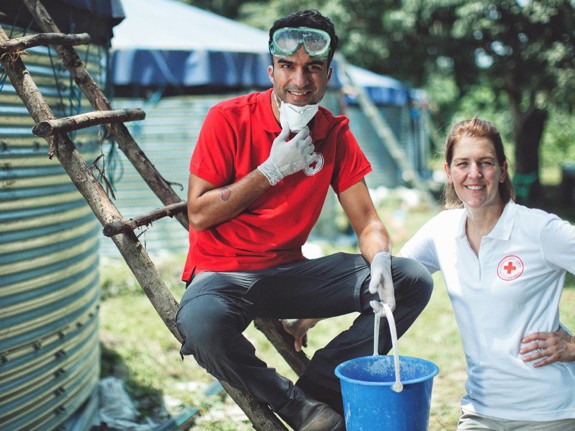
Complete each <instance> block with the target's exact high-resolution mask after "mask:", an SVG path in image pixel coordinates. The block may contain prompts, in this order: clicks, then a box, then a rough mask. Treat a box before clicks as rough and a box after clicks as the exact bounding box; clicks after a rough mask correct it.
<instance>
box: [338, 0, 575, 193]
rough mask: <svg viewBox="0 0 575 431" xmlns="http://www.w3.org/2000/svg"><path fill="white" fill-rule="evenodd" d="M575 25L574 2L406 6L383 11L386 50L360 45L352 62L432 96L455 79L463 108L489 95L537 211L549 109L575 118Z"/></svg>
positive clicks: (406, 1)
mask: <svg viewBox="0 0 575 431" xmlns="http://www.w3.org/2000/svg"><path fill="white" fill-rule="evenodd" d="M342 2H343V3H345V0H342ZM349 3H353V2H352V1H350V2H349ZM574 21H575V8H574V2H573V1H572V0H516V1H512V0H507V1H505V0H504V1H489V2H486V1H469V0H467V1H462V0H403V1H401V2H395V6H394V7H390V8H387V9H386V10H382V13H381V22H382V25H381V26H380V27H379V29H381V31H382V34H381V37H380V41H381V43H382V45H383V46H384V48H379V47H377V45H376V44H375V43H374V42H372V43H363V44H358V46H362V47H363V48H362V51H363V52H362V53H361V54H359V53H357V54H354V53H353V52H348V53H347V56H348V58H349V59H350V61H352V62H356V63H357V62H358V61H360V60H361V58H360V56H361V57H363V59H365V58H366V56H367V57H368V58H371V59H372V60H371V64H367V67H369V68H370V69H372V70H376V71H379V72H382V73H389V74H392V75H394V76H399V77H401V79H403V80H407V81H410V82H411V83H412V84H413V85H415V86H422V87H424V88H429V87H430V85H431V84H432V83H433V82H437V77H438V76H441V77H445V76H448V77H451V79H452V80H453V82H455V83H456V86H457V88H458V92H459V94H458V98H459V101H465V100H466V98H467V96H468V95H470V94H473V93H476V92H477V89H478V88H486V89H489V90H490V92H491V93H492V94H493V95H494V97H492V98H491V100H492V102H493V104H494V108H495V111H498V112H505V111H507V112H508V113H509V118H510V122H511V124H510V131H511V136H512V139H513V141H514V143H515V146H514V148H515V153H514V159H515V178H516V185H517V186H518V192H519V193H520V194H521V195H523V201H524V202H525V203H534V197H535V196H536V195H537V190H538V188H539V186H540V184H539V179H538V178H539V146H540V143H541V138H542V136H543V133H544V129H545V125H546V121H547V118H548V115H549V109H550V107H558V108H560V109H562V110H568V111H570V110H571V109H572V107H573V104H574V102H575V100H574V95H575V91H574V90H575V80H574V79H573V78H574V77H575V76H574V73H575V68H574V66H575V45H574V42H575V41H574V36H575V33H574V31H575V26H574V24H575V22H574ZM359 32H361V31H359ZM370 32H371V29H366V31H365V32H364V34H366V35H369V34H370ZM370 37H373V33H371V36H370ZM368 51H370V52H368ZM378 52H379V53H380V54H382V55H377V54H378ZM364 64H366V62H365V61H364ZM431 91H433V90H432V89H431ZM449 103H450V104H451V106H453V107H454V108H455V110H459V109H460V107H461V105H460V103H453V101H450V102H449ZM492 108H493V107H492ZM489 111H492V109H490V110H489ZM449 114H453V111H452V112H449ZM478 114H479V115H482V112H478ZM448 119H450V117H449V116H447V117H446V118H444V120H448Z"/></svg>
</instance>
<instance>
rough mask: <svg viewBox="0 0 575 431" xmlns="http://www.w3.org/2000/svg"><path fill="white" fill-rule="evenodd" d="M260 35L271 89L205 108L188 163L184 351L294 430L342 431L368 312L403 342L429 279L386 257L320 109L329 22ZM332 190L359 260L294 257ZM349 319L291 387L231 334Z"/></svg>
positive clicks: (343, 124) (359, 172) (285, 23)
mask: <svg viewBox="0 0 575 431" xmlns="http://www.w3.org/2000/svg"><path fill="white" fill-rule="evenodd" d="M269 34H270V41H269V48H270V54H271V60H272V64H271V65H270V66H269V67H268V73H269V77H270V80H271V83H272V86H273V88H271V89H269V90H267V91H264V92H260V93H253V94H249V95H246V96H242V97H238V98H235V99H231V100H228V101H224V102H221V103H219V104H217V105H215V106H214V107H213V108H212V109H211V110H210V111H209V113H208V115H207V117H206V119H205V122H204V125H203V127H202V130H201V133H200V136H199V139H198V142H197V145H196V147H195V149H194V153H193V155H192V159H191V163H190V181H189V189H188V216H189V221H190V229H189V237H190V248H189V252H188V259H187V262H186V265H185V269H184V274H183V280H184V281H186V282H187V283H189V286H188V288H187V290H186V292H185V293H184V295H183V297H182V300H181V304H180V309H179V311H178V316H177V324H178V329H179V331H180V333H181V334H182V336H183V338H184V342H183V345H182V348H181V353H182V354H183V355H190V354H191V355H193V356H194V357H195V358H196V360H197V361H198V363H199V364H200V365H201V366H202V367H204V368H205V369H206V370H207V371H208V372H209V373H211V374H212V375H214V376H215V377H217V378H218V379H220V380H222V381H226V382H228V383H229V384H230V385H232V386H234V387H236V388H239V389H241V390H244V391H246V392H248V393H250V394H252V395H253V396H254V397H255V398H256V399H258V400H260V401H263V402H265V403H267V404H268V405H269V406H270V408H271V409H272V410H273V411H274V412H276V413H278V414H279V415H280V417H281V418H283V419H284V421H285V422H287V423H288V424H289V425H290V426H291V427H292V428H293V429H296V430H305V431H325V430H340V429H341V430H343V429H345V425H344V422H343V419H342V417H341V413H342V400H341V392H340V387H339V381H338V380H337V378H336V376H335V375H334V369H335V367H336V366H337V365H338V364H339V363H341V362H344V361H346V360H348V359H352V358H355V357H358V356H365V355H370V354H372V353H373V352H372V349H373V329H372V326H373V310H372V308H371V306H370V301H371V300H379V301H384V302H386V303H388V304H389V305H390V306H391V307H392V308H394V307H395V312H394V316H395V320H396V324H397V332H398V335H401V334H403V333H404V332H405V331H406V330H407V329H408V328H409V326H410V325H411V324H412V323H413V321H414V320H415V319H416V318H417V316H418V315H419V313H420V312H421V311H422V310H423V308H424V307H425V305H426V304H427V302H428V300H429V297H430V295H431V289H432V280H431V277H430V276H429V273H428V272H427V271H426V270H425V269H424V268H423V267H422V266H421V265H419V264H418V263H416V262H415V261H412V260H409V259H403V258H399V257H393V258H392V256H391V242H390V238H389V234H388V232H387V230H386V228H385V226H384V225H383V224H382V222H381V221H380V219H379V217H378V215H377V212H376V210H375V207H374V205H373V202H372V200H371V198H370V195H369V191H368V189H367V186H366V184H365V181H364V177H365V175H367V174H368V173H369V172H371V166H370V164H369V162H368V160H367V159H366V157H365V155H364V154H363V152H362V151H361V149H360V148H359V145H358V143H357V141H356V139H355V138H354V136H353V135H352V133H351V131H350V129H349V120H348V119H347V118H346V117H344V116H338V117H335V116H334V115H333V114H332V113H331V112H329V111H328V110H327V109H325V108H323V107H321V106H319V105H318V104H319V102H320V101H321V100H322V98H323V96H324V93H325V91H326V87H327V84H328V82H329V80H330V78H331V75H332V68H331V67H330V64H331V60H332V58H333V55H334V52H335V49H336V48H337V45H338V37H337V35H336V34H335V30H334V27H333V24H332V22H331V21H330V20H329V19H328V18H327V17H324V16H323V15H321V14H320V13H319V12H317V11H314V10H308V11H300V12H296V13H293V14H291V15H288V16H286V17H284V18H281V19H279V20H277V21H276V22H275V23H274V25H273V26H272V28H271V29H270V32H269ZM329 187H331V188H332V189H333V190H334V191H335V193H336V194H337V196H338V199H339V201H340V203H341V205H342V207H343V209H344V211H345V213H346V215H347V217H348V218H349V221H350V223H351V226H352V227H353V229H354V231H355V233H356V234H357V237H358V241H359V251H360V254H345V253H336V254H334V255H331V256H326V257H322V258H318V259H306V258H305V257H304V256H303V254H302V246H303V245H304V243H305V242H306V240H307V238H308V236H309V233H310V231H311V230H312V228H313V226H314V224H315V223H316V222H317V220H318V218H319V216H320V212H321V209H322V207H323V204H324V201H325V198H326V195H327V193H328V190H329ZM396 302H397V305H396ZM352 312H357V313H359V317H358V318H357V319H356V320H355V322H354V323H353V325H352V326H351V327H350V328H349V330H347V331H345V332H344V333H342V334H340V335H339V336H337V337H336V338H335V339H334V340H332V341H331V342H330V343H329V344H328V345H327V346H326V347H325V348H323V349H320V350H318V351H317V352H316V353H315V355H314V356H313V358H312V359H311V361H310V364H309V366H308V367H307V368H306V370H305V372H304V374H303V375H302V376H301V378H300V379H299V380H298V382H297V383H296V384H295V385H294V384H293V383H292V382H291V381H289V380H288V379H286V378H285V377H283V376H280V375H279V374H278V373H277V372H276V371H275V370H274V369H272V368H268V367H267V366H266V364H265V363H264V362H263V361H261V360H260V359H258V358H257V356H256V355H255V349H254V347H253V346H252V344H251V343H250V342H249V341H248V340H247V339H246V338H245V337H244V336H243V335H242V332H243V331H244V330H245V329H246V328H247V326H248V325H249V324H250V323H251V321H252V320H253V318H254V317H255V316H260V317H271V318H278V319H291V318H306V317H315V318H325V317H333V316H339V315H343V314H347V313H352ZM379 337H380V341H379V346H381V352H380V353H382V354H383V353H386V352H387V351H389V349H390V348H391V340H390V337H389V329H388V328H387V327H386V325H382V328H381V333H380V335H379Z"/></svg>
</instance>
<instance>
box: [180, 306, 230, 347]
mask: <svg viewBox="0 0 575 431" xmlns="http://www.w3.org/2000/svg"><path fill="white" fill-rule="evenodd" d="M217 315H218V313H217V312H216V310H215V309H214V307H213V306H212V305H211V304H209V303H206V301H205V300H202V299H200V298H196V299H195V300H191V301H188V302H187V303H186V304H184V305H183V306H181V307H180V309H179V310H178V314H177V316H176V326H177V327H178V331H180V334H181V335H182V337H183V342H182V350H181V352H182V354H184V355H190V354H194V353H195V352H198V351H202V352H204V354H207V353H209V352H210V351H212V350H213V351H214V354H217V350H218V341H219V340H221V334H222V331H223V329H222V328H221V322H222V320H221V319H220V318H219V317H217Z"/></svg>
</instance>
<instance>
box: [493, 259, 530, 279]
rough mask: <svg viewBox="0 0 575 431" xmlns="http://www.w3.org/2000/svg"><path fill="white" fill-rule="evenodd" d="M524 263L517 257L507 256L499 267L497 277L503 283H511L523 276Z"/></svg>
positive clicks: (500, 262)
mask: <svg viewBox="0 0 575 431" xmlns="http://www.w3.org/2000/svg"><path fill="white" fill-rule="evenodd" d="M524 268H525V267H524V265H523V261H522V260H521V259H520V258H519V257H517V256H513V255H510V256H505V257H504V258H503V259H501V260H500V261H499V264H498V265H497V275H498V277H499V278H500V279H501V280H503V281H511V280H515V279H516V278H519V276H520V275H521V274H523V269H524Z"/></svg>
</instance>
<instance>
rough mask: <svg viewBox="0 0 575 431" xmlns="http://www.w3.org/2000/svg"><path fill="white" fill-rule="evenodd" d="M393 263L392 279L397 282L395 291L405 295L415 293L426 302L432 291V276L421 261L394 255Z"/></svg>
mask: <svg viewBox="0 0 575 431" xmlns="http://www.w3.org/2000/svg"><path fill="white" fill-rule="evenodd" d="M393 265H394V266H397V270H396V271H394V274H393V279H394V281H395V282H397V284H398V286H396V291H399V292H398V293H400V294H401V293H403V294H406V295H410V296H411V295H417V297H419V298H420V299H421V300H423V301H425V303H427V302H428V301H429V299H430V298H431V293H432V291H433V278H432V276H431V274H430V273H429V271H428V270H427V268H425V267H424V266H423V265H422V264H421V263H419V262H417V261H415V260H413V259H407V258H402V257H394V258H393Z"/></svg>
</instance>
